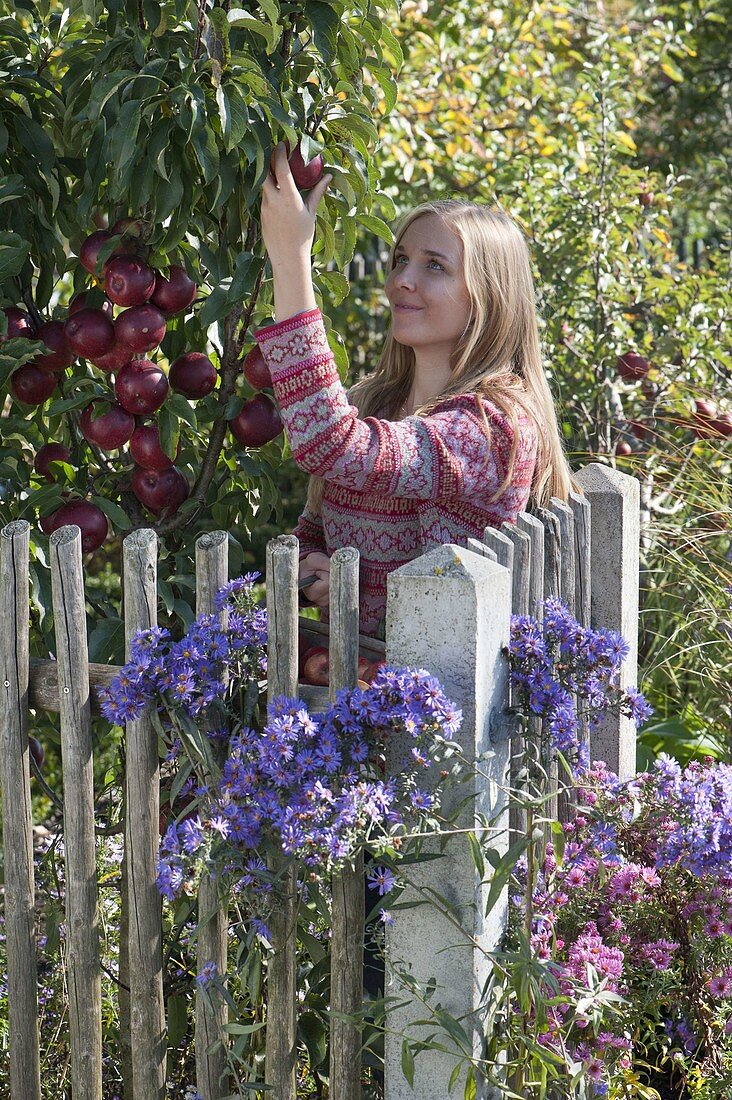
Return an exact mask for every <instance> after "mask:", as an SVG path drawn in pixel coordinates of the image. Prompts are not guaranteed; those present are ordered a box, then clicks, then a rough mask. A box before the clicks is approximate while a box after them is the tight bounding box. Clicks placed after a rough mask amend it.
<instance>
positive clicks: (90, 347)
mask: <svg viewBox="0 0 732 1100" xmlns="http://www.w3.org/2000/svg"><path fill="white" fill-rule="evenodd" d="M123 316H124V314H123ZM64 336H65V337H66V343H67V344H68V345H69V347H70V348H71V350H72V351H73V352H74V354H75V355H83V356H84V358H85V359H93V358H94V357H95V356H98V355H105V354H106V352H108V351H110V350H111V349H112V347H113V346H114V325H113V324H112V322H111V321H110V319H109V317H108V316H107V314H106V313H105V312H104V311H103V310H101V309H80V310H79V311H78V313H75V314H74V315H73V317H69V319H68V321H67V322H66V324H65V325H64Z"/></svg>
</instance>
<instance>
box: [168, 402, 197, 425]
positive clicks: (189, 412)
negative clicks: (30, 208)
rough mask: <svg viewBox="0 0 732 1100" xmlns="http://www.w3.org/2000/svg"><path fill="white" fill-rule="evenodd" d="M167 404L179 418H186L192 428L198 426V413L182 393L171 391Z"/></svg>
mask: <svg viewBox="0 0 732 1100" xmlns="http://www.w3.org/2000/svg"><path fill="white" fill-rule="evenodd" d="M165 404H166V405H167V406H168V408H169V409H170V411H171V412H173V413H175V415H176V416H177V417H178V419H179V420H184V421H185V422H186V424H188V425H189V426H190V427H191V428H196V427H198V418H197V416H196V413H195V411H194V410H193V409H192V408H191V405H190V403H189V402H188V400H187V399H186V398H185V397H184V396H183V394H182V393H171V394H170V395H169V396H168V397H167V398H166V401H165Z"/></svg>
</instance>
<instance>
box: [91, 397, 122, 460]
mask: <svg viewBox="0 0 732 1100" xmlns="http://www.w3.org/2000/svg"><path fill="white" fill-rule="evenodd" d="M96 408H99V409H101V410H103V411H102V412H101V413H100V415H99V416H96V417H94V416H93V413H94V411H95V409H96ZM79 426H80V428H81V431H82V434H83V436H84V438H85V439H86V440H88V441H89V443H95V444H96V445H97V447H100V448H101V450H103V451H116V450H118V448H119V447H124V445H125V443H127V442H129V439H130V436H131V435H132V433H133V431H134V430H135V418H134V416H132V415H131V413H128V412H127V411H126V410H125V409H123V408H122V406H121V405H117V404H114V403H112V402H110V401H105V400H104V399H99V398H96V399H95V400H94V401H92V402H90V404H88V405H87V407H86V408H85V409H84V411H83V413H82V414H81V417H80V418H79Z"/></svg>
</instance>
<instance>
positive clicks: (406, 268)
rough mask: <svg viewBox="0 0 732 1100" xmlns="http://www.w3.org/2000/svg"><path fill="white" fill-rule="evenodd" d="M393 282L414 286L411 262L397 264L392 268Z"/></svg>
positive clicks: (399, 284)
mask: <svg viewBox="0 0 732 1100" xmlns="http://www.w3.org/2000/svg"><path fill="white" fill-rule="evenodd" d="M394 282H395V283H396V285H397V286H406V287H413V286H414V271H413V270H412V265H411V264H398V265H397V266H396V267H395V268H394Z"/></svg>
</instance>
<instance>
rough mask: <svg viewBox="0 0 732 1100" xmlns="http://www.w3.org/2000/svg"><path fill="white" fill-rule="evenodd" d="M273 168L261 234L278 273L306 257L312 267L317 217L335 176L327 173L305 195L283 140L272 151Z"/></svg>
mask: <svg viewBox="0 0 732 1100" xmlns="http://www.w3.org/2000/svg"><path fill="white" fill-rule="evenodd" d="M272 161H273V164H272V170H271V171H270V173H269V175H268V176H267V178H266V180H265V181H264V186H263V187H262V238H263V240H264V246H265V248H266V249H267V254H268V256H269V258H270V261H271V263H272V270H273V271H274V273H275V275H277V273H278V271H280V270H282V269H286V268H288V267H290V268H292V266H293V265H297V264H298V263H299V264H300V266H302V262H303V260H304V261H306V262H307V266H308V270H309V269H310V252H311V249H312V246H313V237H314V236H315V217H316V214H317V210H318V206H319V204H320V200H321V199H322V197H323V195H324V194H325V192H326V191H327V189H328V184H329V183H330V181H331V180H332V178H333V177H332V176H331V175H328V174H327V173H326V175H324V176H323V177H322V178H321V179H320V180H319V181H318V183H316V184H315V187H313V189H312V190H311V191H310V192H308V194H307V195H306V196H304V197H303V195H301V194H300V192H299V191H298V189H297V187H296V186H295V181H294V179H293V178H292V172H291V171H290V165H289V164H288V162H287V150H286V148H285V144H284V142H280V143H279V145H277V146H276V148H275V151H274V153H273V154H272Z"/></svg>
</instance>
